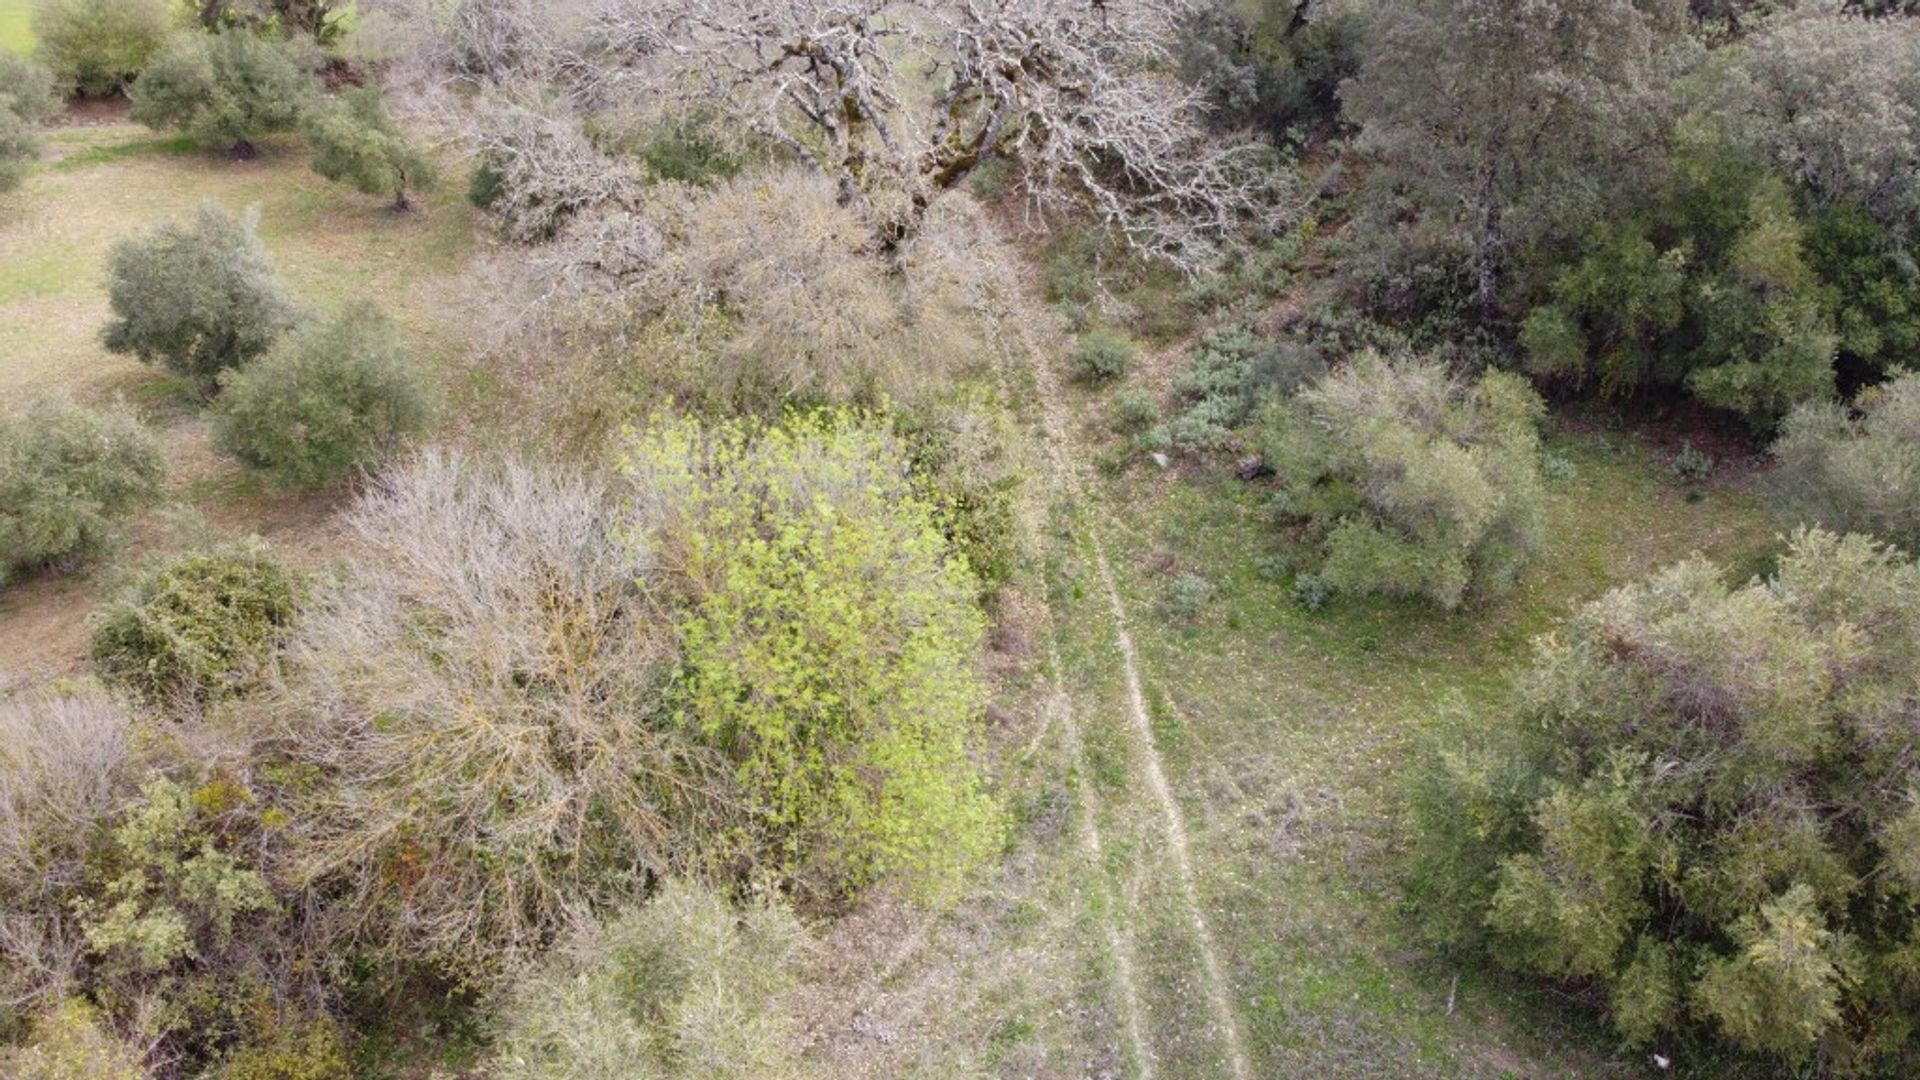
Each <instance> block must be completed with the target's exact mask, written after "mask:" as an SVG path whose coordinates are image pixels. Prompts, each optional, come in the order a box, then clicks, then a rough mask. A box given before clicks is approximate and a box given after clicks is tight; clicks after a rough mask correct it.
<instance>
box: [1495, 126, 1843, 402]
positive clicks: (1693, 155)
mask: <svg viewBox="0 0 1920 1080" xmlns="http://www.w3.org/2000/svg"><path fill="white" fill-rule="evenodd" d="M1805 240H1806V229H1805V226H1804V225H1803V224H1802V222H1801V220H1800V218H1799V216H1798V214H1797V213H1796V211H1795V209H1794V207H1793V203H1792V200H1791V197H1790V195H1789V192H1788V191H1787V188H1786V186H1785V185H1784V184H1782V183H1780V182H1779V181H1778V180H1776V179H1774V178H1772V177H1770V176H1768V175H1766V174H1764V173H1762V172H1759V171H1757V170H1755V169H1753V168H1752V167H1750V166H1748V165H1746V164H1744V163H1743V162H1741V161H1740V160H1738V159H1736V158H1735V157H1733V156H1732V155H1731V154H1730V153H1728V152H1727V151H1725V150H1724V149H1722V148H1720V147H1719V146H1717V145H1715V144H1714V143H1713V142H1711V141H1710V140H1708V139H1696V140H1694V141H1693V142H1692V143H1691V144H1689V147H1688V148H1687V149H1686V150H1685V151H1684V152H1683V153H1682V154H1681V155H1680V157H1679V158H1678V159H1677V160H1676V168H1675V170H1674V173H1673V176H1672V178H1671V180H1670V181H1669V183H1668V184H1667V186H1666V187H1665V189H1664V191H1663V192H1662V194H1661V195H1660V197H1659V198H1658V199H1656V200H1654V201H1653V202H1652V203H1651V204H1650V205H1649V206H1648V207H1647V208H1646V209H1645V211H1643V212H1642V213H1641V214H1640V215H1638V216H1637V217H1635V218H1632V219H1629V220H1627V221H1623V222H1616V223H1612V224H1609V225H1607V226H1604V227H1602V228H1600V229H1599V230H1597V231H1596V232H1595V234H1594V235H1593V236H1592V238H1591V239H1590V240H1589V241H1588V242H1587V244H1586V247H1585V251H1584V253H1583V255H1582V256H1581V258H1580V259H1579V260H1578V261H1576V262H1575V263H1573V264H1572V265H1571V266H1569V267H1567V268H1566V269H1564V270H1563V271H1561V273H1560V275H1559V276H1558V278H1557V279H1556V280H1555V282H1554V285H1553V293H1554V296H1555V300H1554V302H1553V303H1552V304H1551V305H1549V306H1546V307H1542V308H1536V309H1535V310H1534V311H1533V313H1532V314H1531V315H1530V316H1528V318H1527V320H1526V323H1525V325H1524V327H1523V328H1522V331H1521V342H1522V344H1523V345H1524V346H1525V348H1526V350H1527V355H1528V365H1529V368H1530V369H1531V370H1532V371H1533V372H1534V373H1535V374H1537V375H1540V376H1542V377H1545V378H1552V379H1559V380H1565V381H1568V382H1571V383H1574V384H1576V385H1577V384H1581V383H1584V382H1587V381H1591V382H1593V383H1595V384H1597V385H1598V387H1599V389H1600V391H1601V392H1602V393H1604V394H1608V395H1613V396H1624V395H1628V394H1634V393H1639V392H1643V391H1647V390H1656V389H1666V390H1672V389H1680V388H1685V389H1686V390H1687V391H1689V392H1691V393H1692V394H1693V395H1694V396H1695V397H1697V398H1699V399H1700V400H1701V401H1703V402H1705V403H1707V404H1709V405H1713V406H1716V407H1719V408H1723V409H1728V410H1731V411H1734V412H1738V413H1740V414H1742V415H1744V416H1746V417H1748V418H1749V419H1751V420H1753V421H1754V422H1755V423H1756V424H1760V425H1763V426H1764V425H1766V424H1769V423H1771V422H1773V421H1775V420H1777V419H1778V418H1779V417H1780V416H1782V415H1784V414H1785V413H1786V411H1787V410H1789V409H1791V408H1792V407H1793V406H1795V405H1797V404H1799V403H1800V402H1803V401H1809V400H1815V399H1818V398H1823V397H1826V396H1828V395H1831V394H1832V393H1833V384H1834V368H1833V358H1834V354H1835V351H1836V350H1837V348H1838V346H1839V339H1838V337H1837V335H1836V334H1835V332H1834V329H1833V318H1832V312H1831V308H1830V296H1829V293H1828V291H1827V290H1826V289H1825V288H1823V287H1822V283H1821V281H1820V279H1819V277H1818V275H1817V273H1816V272H1815V268H1814V267H1813V266H1812V265H1810V264H1809V261H1808V259H1807V254H1806V251H1805V249H1804V244H1805Z"/></svg>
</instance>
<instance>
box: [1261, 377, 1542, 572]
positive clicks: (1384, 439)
mask: <svg viewBox="0 0 1920 1080" xmlns="http://www.w3.org/2000/svg"><path fill="white" fill-rule="evenodd" d="M1545 411H1546V410H1545V406H1544V405H1543V404H1542V403H1541V401H1540V398H1539V396H1538V395H1536V394H1535V393H1534V392H1533V390H1532V389H1531V388H1529V387H1528V386H1527V384H1526V382H1525V380H1523V379H1521V378H1520V377H1519V376H1517V375H1513V374H1511V373H1509V372H1503V371H1489V372H1487V373H1485V374H1483V375H1481V376H1480V377H1479V378H1478V379H1476V380H1472V381H1469V380H1466V379H1463V378H1459V377H1457V376H1455V375H1453V374H1452V373H1451V372H1449V371H1448V370H1447V368H1446V367H1445V366H1444V365H1443V364H1441V363H1439V362H1438V361H1434V360H1425V359H1419V358H1407V359H1401V360H1387V359H1384V358H1382V357H1381V356H1379V355H1378V354H1373V353H1369V354H1364V355H1362V356H1361V357H1359V358H1358V359H1356V360H1354V361H1353V362H1352V363H1350V364H1348V365H1347V366H1346V367H1343V368H1341V369H1339V370H1337V371H1335V372H1333V373H1332V374H1330V375H1328V376H1326V377H1325V378H1323V379H1321V380H1320V381H1319V382H1317V383H1314V384H1312V385H1310V386H1308V387H1306V388H1304V389H1302V390H1300V391H1299V392H1298V393H1296V394H1295V395H1294V396H1293V397H1291V398H1283V399H1280V400H1277V401H1275V402H1274V403H1273V404H1272V405H1271V406H1269V408H1268V409H1267V411H1266V414H1265V415H1264V416H1263V417H1262V420H1261V424H1262V429H1263V432H1262V435H1263V439H1264V441H1265V446H1266V457H1267V460H1268V463H1269V464H1270V465H1271V466H1272V467H1273V469H1274V471H1275V473H1276V474H1277V476H1278V478H1279V480H1280V482H1281V483H1282V484H1283V485H1284V491H1283V494H1282V495H1281V504H1280V505H1281V508H1282V514H1283V515H1284V516H1285V517H1287V518H1290V519H1293V520H1297V521H1300V522H1302V523H1304V524H1305V525H1306V526H1307V528H1308V530H1309V533H1310V535H1311V536H1312V537H1313V539H1314V542H1315V545H1316V547H1317V548H1318V550H1319V551H1320V553H1321V555H1322V562H1321V564H1320V566H1319V568H1318V569H1316V570H1314V571H1311V573H1312V574H1313V577H1314V579H1316V580H1317V581H1318V582H1319V583H1323V584H1324V585H1326V586H1331V587H1332V588H1333V589H1335V590H1337V591H1341V592H1352V593H1368V592H1382V593H1387V594H1389V595H1399V596H1413V597H1424V598H1426V599H1429V600H1431V601H1433V602H1434V603H1437V604H1439V605H1440V606H1442V607H1445V608H1454V607H1457V606H1459V604H1460V603H1461V602H1462V601H1463V600H1464V599H1466V598H1467V597H1468V596H1469V595H1470V594H1472V595H1480V596H1485V595H1489V594H1494V593H1498V592H1502V591H1504V590H1506V589H1507V588H1509V587H1511V586H1512V585H1513V583H1514V581H1515V580H1516V579H1517V578H1518V577H1519V574H1520V571H1521V569H1522V568H1523V567H1525V565H1526V564H1527V562H1528V560H1529V559H1531V557H1532V556H1533V554H1534V552H1535V550H1536V549H1537V548H1538V547H1539V544H1540V531H1541V515H1542V512H1543V507H1542V499H1543V495H1542V488H1541V480H1540V460H1539V457H1540V455H1539V434H1538V424H1539V422H1540V420H1541V418H1542V417H1543V416H1544V415H1545Z"/></svg>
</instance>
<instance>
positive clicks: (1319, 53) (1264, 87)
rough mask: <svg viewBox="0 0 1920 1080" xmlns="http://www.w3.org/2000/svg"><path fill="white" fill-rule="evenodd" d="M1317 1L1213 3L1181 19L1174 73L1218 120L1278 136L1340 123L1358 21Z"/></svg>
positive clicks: (1356, 54) (1356, 61)
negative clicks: (1208, 103)
mask: <svg viewBox="0 0 1920 1080" xmlns="http://www.w3.org/2000/svg"><path fill="white" fill-rule="evenodd" d="M1315 6H1317V5H1313V4H1310V3H1307V2H1304V0H1259V2H1258V3H1257V4H1256V5H1254V7H1253V12H1252V13H1251V14H1249V13H1248V5H1246V4H1244V3H1239V2H1236V0H1215V2H1214V3H1211V4H1208V5H1205V6H1203V7H1201V8H1199V9H1198V10H1196V11H1194V12H1192V13H1191V14H1189V15H1187V16H1186V18H1185V19H1184V20H1183V22H1182V24H1181V27H1180V35H1179V43H1178V50H1177V55H1178V57H1179V60H1180V72H1181V75H1182V76H1183V77H1184V78H1185V79H1186V80H1187V81H1188V82H1189V83H1192V84H1194V85H1195V86H1198V87H1200V88H1201V89H1202V90H1204V91H1205V92H1206V93H1207V95H1208V97H1209V98H1211V99H1212V103H1213V107H1214V108H1213V112H1212V114H1211V118H1212V119H1213V120H1214V121H1215V122H1216V123H1217V124H1219V125H1220V126H1221V127H1226V128H1244V127H1254V128H1258V129H1260V130H1262V131H1263V132H1265V133H1267V134H1268V135H1269V137H1272V138H1274V139H1279V138H1281V137H1283V136H1287V135H1289V134H1294V135H1299V136H1304V135H1308V134H1311V133H1313V131H1314V130H1315V129H1327V128H1331V127H1332V126H1333V125H1334V124H1335V123H1336V122H1337V121H1338V119H1339V116H1340V99H1339V88H1340V83H1341V82H1342V81H1344V80H1346V79H1348V78H1351V77H1352V76H1353V75H1354V74H1356V73H1357V72H1358V71H1359V69H1360V33H1361V23H1362V19H1361V17H1360V15H1359V13H1357V12H1354V11H1327V12H1319V13H1315V12H1313V11H1311V9H1312V8H1313V7H1315Z"/></svg>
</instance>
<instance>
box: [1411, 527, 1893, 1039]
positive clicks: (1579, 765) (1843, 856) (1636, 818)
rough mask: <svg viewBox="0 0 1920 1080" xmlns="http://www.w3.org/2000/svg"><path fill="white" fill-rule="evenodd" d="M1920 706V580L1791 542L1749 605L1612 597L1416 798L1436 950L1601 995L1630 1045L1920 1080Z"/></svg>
mask: <svg viewBox="0 0 1920 1080" xmlns="http://www.w3.org/2000/svg"><path fill="white" fill-rule="evenodd" d="M1917 702H1920V566H1916V565H1915V564H1914V563H1912V562H1911V561H1909V560H1908V559H1907V558H1906V557H1905V556H1904V555H1901V554H1899V553H1898V552H1896V551H1893V550H1891V549H1888V548H1885V547H1882V546H1881V545H1879V544H1877V543H1876V542H1874V541H1872V540H1870V539H1868V538H1866V537H1861V536H1848V537H1844V538H1843V537H1840V536H1836V535H1834V534H1831V533H1824V532H1801V533H1798V534H1796V535H1795V536H1794V537H1793V539H1792V542H1791V544H1790V548H1789V551H1788V553H1787V554H1786V555H1785V556H1784V557H1783V558H1782V559H1781V560H1780V564H1779V568H1778V571H1777V573H1776V574H1775V576H1774V577H1772V578H1771V579H1766V580H1762V579H1755V580H1752V581H1750V582H1749V583H1747V584H1744V585H1736V584H1733V583H1732V580H1731V575H1729V574H1728V573H1727V572H1726V571H1725V570H1724V569H1722V568H1721V567H1718V566H1715V565H1712V564H1710V563H1707V562H1704V561H1701V560H1698V559H1696V560H1692V561H1689V562H1685V563H1682V564H1680V565H1677V566H1674V567H1671V568H1669V569H1667V570H1664V571H1662V572H1660V573H1658V574H1656V575H1655V576H1654V577H1653V578H1652V579H1651V580H1650V581H1648V582H1647V583H1645V584H1639V585H1632V586H1628V587H1626V588H1622V589H1618V590H1615V591H1614V592H1612V593H1610V594H1608V595H1607V596H1606V597H1604V598H1602V599H1600V600H1598V601H1595V602H1594V603H1592V604H1589V605H1588V606H1587V607H1586V608H1584V609H1583V610H1582V611H1581V612H1580V613H1579V614H1577V615H1576V616H1575V617H1574V618H1573V619H1572V621H1571V622H1570V623H1569V624H1568V625H1567V627H1566V628H1565V629H1564V630H1563V631H1562V632H1560V633H1557V634H1555V635H1552V636H1549V637H1545V638H1542V639H1541V640H1540V641H1539V642H1538V643H1537V645H1536V653H1535V659H1534V662H1533V664H1532V666H1531V668H1530V669H1528V670H1527V671H1526V672H1525V673H1523V674H1522V675H1521V677H1520V678H1519V680H1518V684H1517V688H1516V692H1515V695H1514V698H1513V701H1512V705H1511V707H1510V708H1509V709H1507V710H1504V711H1502V712H1499V713H1497V714H1496V715H1494V716H1489V717H1481V718H1476V721H1475V726H1477V727H1480V728H1481V729H1483V730H1485V731H1487V732H1488V733H1489V738H1488V739H1487V740H1485V741H1484V742H1483V743H1482V744H1481V745H1478V746H1475V747H1472V748H1460V749H1455V750H1451V751H1448V752H1446V753H1443V754H1441V755H1440V756H1439V757H1438V759H1437V761H1436V762H1435V764H1434V766H1433V768H1432V770H1431V772H1430V775H1429V776H1427V777H1426V778H1425V779H1424V780H1423V781H1422V782H1421V785H1420V794H1419V797H1418V798H1417V799H1416V801H1415V825H1416V832H1415V835H1416V836H1417V837H1418V841H1417V847H1416V851H1415V862H1414V864H1413V875H1412V885H1413V896H1414V898H1415V900H1416V902H1417V904H1418V906H1419V911H1420V915H1421V917H1420V921H1421V925H1422V926H1423V927H1424V928H1425V929H1426V930H1427V931H1429V932H1430V933H1433V934H1434V935H1436V936H1437V937H1439V938H1441V939H1442V940H1445V941H1449V942H1452V943H1455V944H1468V945H1473V946H1476V947H1480V948H1485V949H1487V950H1489V951H1491V953H1492V954H1493V955H1494V956H1496V957H1497V958H1499V959H1500V960H1501V961H1502V962H1503V963H1505V964H1507V965H1509V966H1511V967H1513V968H1515V969H1516V970H1520V971H1524V972H1532V973H1537V974H1540V975H1545V976H1548V977H1552V978H1574V979H1582V980H1591V981H1592V982H1593V983H1595V984H1596V985H1598V986H1599V987H1601V988H1602V989H1604V990H1605V991H1606V993H1607V995H1608V998H1609V1000H1610V1003H1611V1006H1612V1020H1613V1024H1614V1026H1615V1028H1616V1029H1617V1030H1618V1031H1619V1032H1620V1033H1621V1035H1622V1036H1624V1037H1625V1038H1626V1039H1627V1040H1628V1041H1630V1042H1632V1043H1636V1044H1644V1043H1647V1042H1649V1041H1651V1040H1654V1039H1656V1038H1664V1037H1668V1036H1671V1035H1673V1034H1675V1033H1683V1032H1685V1033H1701V1032H1710V1033H1712V1034H1714V1035H1716V1036H1718V1037H1719V1038H1722V1039H1724V1040H1726V1041H1727V1042H1729V1043H1731V1044H1732V1045H1734V1046H1735V1047H1737V1048H1739V1049H1741V1050H1744V1051H1749V1052H1754V1053H1761V1054H1768V1055H1774V1056H1778V1057H1780V1058H1783V1059H1786V1060H1788V1061H1791V1062H1803V1063H1804V1062H1808V1061H1810V1060H1812V1059H1813V1058H1814V1057H1815V1055H1818V1057H1819V1060H1820V1061H1821V1063H1822V1067H1823V1069H1825V1070H1830V1071H1834V1072H1841V1073H1849V1072H1860V1071H1865V1070H1867V1069H1869V1068H1873V1067H1879V1068H1881V1069H1890V1070H1891V1071H1890V1072H1889V1073H1888V1075H1893V1074H1904V1073H1905V1072H1907V1071H1909V1070H1908V1069H1903V1068H1900V1067H1899V1066H1898V1064H1897V1061H1899V1060H1901V1059H1900V1058H1890V1057H1889V1056H1888V1055H1899V1054H1906V1053H1908V1049H1907V1048H1908V1045H1909V1040H1910V1038H1911V1036H1912V1034H1913V1028H1912V1024H1911V1021H1910V1020H1909V1019H1908V1018H1910V1017H1911V1016H1913V1015H1914V1010H1915V1009H1916V1007H1920V987H1917V986H1916V983H1915V982H1914V980H1913V977H1912V973H1913V971H1914V968H1913V964H1914V956H1915V949H1916V948H1917V947H1920V920H1916V915H1915V913H1916V910H1920V909H1917V908H1916V906H1915V902H1914V901H1915V896H1916V895H1917V894H1920V804H1916V802H1915V799H1916V794H1915V793H1916V791H1920V773H1916V766H1915V761H1916V756H1915V751H1916V749H1920V747H1917V746H1916V741H1917V740H1920V712H1916V708H1917V707H1920V706H1917V705H1916V703H1917ZM1908 1064H1909V1065H1910V1064H1911V1061H1910V1060H1908Z"/></svg>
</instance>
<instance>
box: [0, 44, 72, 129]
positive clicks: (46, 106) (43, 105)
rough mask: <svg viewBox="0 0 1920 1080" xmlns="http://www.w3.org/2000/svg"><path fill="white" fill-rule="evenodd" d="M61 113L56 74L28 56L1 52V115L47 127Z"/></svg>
mask: <svg viewBox="0 0 1920 1080" xmlns="http://www.w3.org/2000/svg"><path fill="white" fill-rule="evenodd" d="M59 112H60V97H59V95H58V94H56V93H55V92H54V83H53V72H51V71H49V70H47V69H46V68H45V67H43V66H41V65H40V64H36V63H34V62H33V61H32V60H29V59H27V58H26V57H24V56H17V55H15V54H13V53H10V52H0V113H12V114H13V115H14V116H16V117H19V118H20V119H21V120H24V121H26V122H27V123H29V124H39V123H44V122H46V121H48V120H51V119H53V117H54V116H55V115H57V114H58V113H59Z"/></svg>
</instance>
